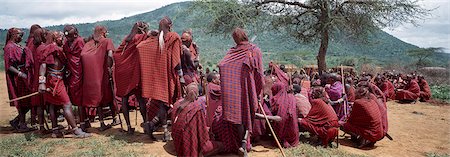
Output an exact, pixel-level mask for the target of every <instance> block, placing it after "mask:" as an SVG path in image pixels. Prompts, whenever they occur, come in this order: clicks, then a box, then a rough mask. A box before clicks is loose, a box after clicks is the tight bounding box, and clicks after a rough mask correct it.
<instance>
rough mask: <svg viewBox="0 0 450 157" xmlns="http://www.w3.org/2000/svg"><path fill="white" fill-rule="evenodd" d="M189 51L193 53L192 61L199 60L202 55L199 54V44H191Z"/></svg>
mask: <svg viewBox="0 0 450 157" xmlns="http://www.w3.org/2000/svg"><path fill="white" fill-rule="evenodd" d="M189 50H190V51H191V54H192V55H191V59H192V60H198V58H199V55H200V54H199V52H198V47H197V44H195V43H191V45H190V46H189Z"/></svg>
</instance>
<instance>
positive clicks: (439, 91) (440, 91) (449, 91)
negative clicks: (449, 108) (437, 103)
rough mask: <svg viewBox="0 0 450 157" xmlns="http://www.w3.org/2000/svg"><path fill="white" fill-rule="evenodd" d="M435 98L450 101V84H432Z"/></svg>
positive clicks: (432, 92)
mask: <svg viewBox="0 0 450 157" xmlns="http://www.w3.org/2000/svg"><path fill="white" fill-rule="evenodd" d="M430 88H431V95H432V97H433V99H439V100H443V101H446V102H449V103H450V86H448V85H433V86H430Z"/></svg>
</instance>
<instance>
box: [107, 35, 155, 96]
mask: <svg viewBox="0 0 450 157" xmlns="http://www.w3.org/2000/svg"><path fill="white" fill-rule="evenodd" d="M146 38H147V34H136V35H135V36H134V38H133V39H132V40H131V41H130V42H126V41H125V40H124V41H122V44H120V46H119V47H118V48H117V50H116V51H115V53H114V79H115V83H116V88H117V91H116V95H117V96H120V97H124V96H126V95H128V94H129V93H130V92H131V91H132V90H134V89H136V88H137V87H138V86H139V84H140V80H141V71H140V70H141V66H140V64H139V54H138V49H137V48H136V46H137V45H138V44H139V43H140V42H141V41H143V40H145V39H146Z"/></svg>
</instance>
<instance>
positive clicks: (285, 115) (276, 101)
mask: <svg viewBox="0 0 450 157" xmlns="http://www.w3.org/2000/svg"><path fill="white" fill-rule="evenodd" d="M274 88H276V89H277V90H273V89H274ZM286 90H287V84H285V83H282V82H278V83H275V84H274V86H273V87H272V94H274V96H273V97H272V98H271V100H270V103H271V108H272V112H274V113H276V115H277V116H280V117H281V118H282V120H281V121H280V122H274V125H273V128H274V131H275V133H276V135H277V137H278V139H279V140H280V142H281V144H282V145H283V147H285V148H290V147H295V146H297V144H298V142H299V130H298V119H297V106H296V105H297V101H296V99H295V96H294V95H293V94H290V93H287V91H286Z"/></svg>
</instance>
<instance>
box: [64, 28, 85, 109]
mask: <svg viewBox="0 0 450 157" xmlns="http://www.w3.org/2000/svg"><path fill="white" fill-rule="evenodd" d="M84 44H85V43H84V40H83V38H82V37H80V36H79V37H77V38H76V39H75V40H74V41H73V42H72V44H71V45H69V42H67V41H66V42H65V43H64V46H63V50H64V53H65V54H66V55H67V70H68V71H69V73H70V75H69V77H68V78H67V79H66V80H67V82H66V83H67V85H68V91H69V97H70V100H71V102H72V104H75V105H81V102H82V96H83V93H82V81H83V77H82V76H83V75H82V74H83V68H82V66H81V65H82V62H81V51H82V50H83V47H84Z"/></svg>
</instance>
